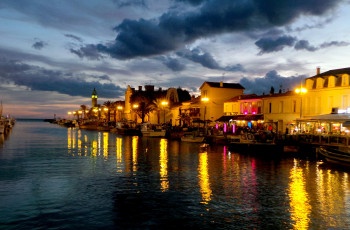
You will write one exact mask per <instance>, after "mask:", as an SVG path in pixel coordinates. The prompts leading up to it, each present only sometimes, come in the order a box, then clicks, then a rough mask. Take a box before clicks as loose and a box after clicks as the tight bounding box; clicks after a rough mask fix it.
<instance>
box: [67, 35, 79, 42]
mask: <svg viewBox="0 0 350 230" xmlns="http://www.w3.org/2000/svg"><path fill="white" fill-rule="evenodd" d="M64 36H66V37H67V38H72V39H74V40H76V41H78V42H83V39H82V38H80V37H78V36H75V35H73V34H65V35H64Z"/></svg>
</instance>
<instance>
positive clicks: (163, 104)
mask: <svg viewBox="0 0 350 230" xmlns="http://www.w3.org/2000/svg"><path fill="white" fill-rule="evenodd" d="M161 104H162V106H163V108H164V119H163V120H164V123H165V106H167V105H168V102H167V101H162V103H161Z"/></svg>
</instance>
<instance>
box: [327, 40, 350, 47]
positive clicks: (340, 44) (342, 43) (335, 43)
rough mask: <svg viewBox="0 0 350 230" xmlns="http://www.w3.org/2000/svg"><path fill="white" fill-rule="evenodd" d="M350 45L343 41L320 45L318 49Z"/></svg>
mask: <svg viewBox="0 0 350 230" xmlns="http://www.w3.org/2000/svg"><path fill="white" fill-rule="evenodd" d="M348 45H350V43H349V42H344V41H331V42H325V43H322V44H321V45H320V48H327V47H330V46H348Z"/></svg>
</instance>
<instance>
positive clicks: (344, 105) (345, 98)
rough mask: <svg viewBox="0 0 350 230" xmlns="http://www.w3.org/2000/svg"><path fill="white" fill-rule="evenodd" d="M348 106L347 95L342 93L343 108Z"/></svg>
mask: <svg viewBox="0 0 350 230" xmlns="http://www.w3.org/2000/svg"><path fill="white" fill-rule="evenodd" d="M347 107H348V95H343V109H346V108H347Z"/></svg>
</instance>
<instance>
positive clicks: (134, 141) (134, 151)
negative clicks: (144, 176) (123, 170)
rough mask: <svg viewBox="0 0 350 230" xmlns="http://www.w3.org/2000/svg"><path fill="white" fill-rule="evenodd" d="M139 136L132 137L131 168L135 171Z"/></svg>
mask: <svg viewBox="0 0 350 230" xmlns="http://www.w3.org/2000/svg"><path fill="white" fill-rule="evenodd" d="M138 142H139V137H138V136H133V137H132V170H133V171H137V151H138V147H137V146H138Z"/></svg>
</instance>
